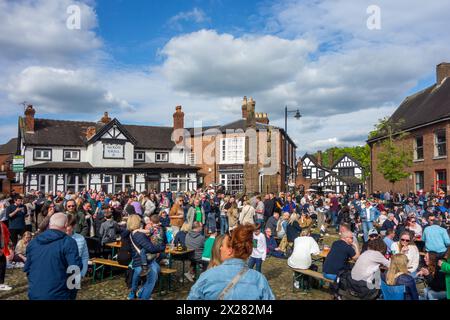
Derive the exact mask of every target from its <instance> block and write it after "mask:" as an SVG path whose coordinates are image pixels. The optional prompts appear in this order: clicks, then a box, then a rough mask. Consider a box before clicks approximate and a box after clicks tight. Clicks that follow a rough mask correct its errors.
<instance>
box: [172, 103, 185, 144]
mask: <svg viewBox="0 0 450 320" xmlns="http://www.w3.org/2000/svg"><path fill="white" fill-rule="evenodd" d="M178 129H184V112H183V111H182V110H181V106H176V107H175V113H174V114H173V130H174V131H175V130H178ZM182 140H183V138H182V137H179V138H178V141H175V143H180V142H181V141H182Z"/></svg>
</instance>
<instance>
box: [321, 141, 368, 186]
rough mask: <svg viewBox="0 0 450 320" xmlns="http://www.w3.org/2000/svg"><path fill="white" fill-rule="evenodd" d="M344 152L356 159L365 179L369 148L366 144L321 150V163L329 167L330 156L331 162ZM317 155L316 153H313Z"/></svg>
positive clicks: (330, 164)
mask: <svg viewBox="0 0 450 320" xmlns="http://www.w3.org/2000/svg"><path fill="white" fill-rule="evenodd" d="M345 154H348V155H350V156H351V157H352V158H354V159H355V160H356V161H358V162H359V163H360V164H361V166H362V167H363V180H365V179H366V178H367V177H368V176H369V173H370V148H369V146H368V145H364V146H356V147H343V148H338V147H333V148H329V149H327V150H325V151H324V152H322V164H323V165H324V166H325V167H331V166H332V165H333V163H330V158H332V159H333V160H332V161H333V162H335V161H337V160H339V159H340V158H341V157H342V156H344V155H345ZM315 156H316V157H317V154H315Z"/></svg>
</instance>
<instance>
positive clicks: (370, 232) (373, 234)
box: [369, 229, 378, 237]
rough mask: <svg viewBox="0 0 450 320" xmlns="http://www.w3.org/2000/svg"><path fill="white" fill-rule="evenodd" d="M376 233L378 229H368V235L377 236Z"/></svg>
mask: <svg viewBox="0 0 450 320" xmlns="http://www.w3.org/2000/svg"><path fill="white" fill-rule="evenodd" d="M377 235H378V231H377V230H376V229H370V230H369V237H370V236H377Z"/></svg>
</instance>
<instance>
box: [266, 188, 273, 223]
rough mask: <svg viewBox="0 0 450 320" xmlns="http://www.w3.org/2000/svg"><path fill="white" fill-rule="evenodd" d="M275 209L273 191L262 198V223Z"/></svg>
mask: <svg viewBox="0 0 450 320" xmlns="http://www.w3.org/2000/svg"><path fill="white" fill-rule="evenodd" d="M274 210H275V195H274V194H273V192H271V193H269V194H268V195H266V197H265V199H264V224H265V223H266V222H267V220H268V219H269V218H270V217H271V216H272V215H273V212H274Z"/></svg>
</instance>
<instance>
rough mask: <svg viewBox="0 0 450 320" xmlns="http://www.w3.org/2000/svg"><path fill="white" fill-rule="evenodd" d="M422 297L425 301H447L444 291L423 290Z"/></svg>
mask: <svg viewBox="0 0 450 320" xmlns="http://www.w3.org/2000/svg"><path fill="white" fill-rule="evenodd" d="M423 292H424V296H425V299H426V300H446V299H447V292H445V291H439V292H437V291H433V290H431V289H430V288H428V287H427V288H425V289H424V291H423Z"/></svg>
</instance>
